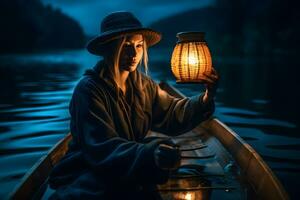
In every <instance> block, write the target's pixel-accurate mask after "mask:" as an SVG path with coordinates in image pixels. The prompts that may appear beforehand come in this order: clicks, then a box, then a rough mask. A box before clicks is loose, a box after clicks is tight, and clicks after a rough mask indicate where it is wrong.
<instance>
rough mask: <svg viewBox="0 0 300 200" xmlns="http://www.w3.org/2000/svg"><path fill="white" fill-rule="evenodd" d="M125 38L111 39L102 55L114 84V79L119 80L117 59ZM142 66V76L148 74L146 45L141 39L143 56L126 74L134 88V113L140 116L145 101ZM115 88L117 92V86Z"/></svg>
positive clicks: (141, 115) (142, 114) (125, 36)
mask: <svg viewBox="0 0 300 200" xmlns="http://www.w3.org/2000/svg"><path fill="white" fill-rule="evenodd" d="M126 38H127V35H124V36H123V37H121V38H119V39H116V40H113V41H111V42H110V43H109V45H108V47H107V53H106V55H104V61H105V62H106V69H104V70H107V71H108V74H109V76H111V78H112V79H113V80H114V82H115V84H116V85H117V82H116V80H119V78H120V68H119V60H120V56H121V51H122V48H123V46H124V44H125V41H126ZM142 66H143V67H144V73H145V75H144V76H148V47H147V43H146V41H145V40H144V41H143V57H142V59H141V60H140V62H139V64H138V68H137V69H136V70H135V71H134V72H131V73H130V74H129V76H128V78H129V79H131V80H130V81H131V83H132V86H133V90H134V98H135V99H134V104H133V106H134V107H135V111H136V114H137V115H139V116H140V117H144V113H143V107H144V105H145V102H146V99H145V94H144V87H145V84H144V81H143V75H142V73H143V72H141V71H140V68H141V67H142ZM116 88H117V92H118V94H119V91H118V90H119V88H118V87H116Z"/></svg>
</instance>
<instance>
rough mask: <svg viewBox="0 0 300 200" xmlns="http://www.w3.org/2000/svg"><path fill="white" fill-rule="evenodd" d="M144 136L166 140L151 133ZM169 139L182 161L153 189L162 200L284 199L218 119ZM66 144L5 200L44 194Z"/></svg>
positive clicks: (275, 181)
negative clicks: (179, 152)
mask: <svg viewBox="0 0 300 200" xmlns="http://www.w3.org/2000/svg"><path fill="white" fill-rule="evenodd" d="M160 86H161V88H162V89H164V90H166V91H167V92H169V93H170V94H172V95H173V96H177V97H183V96H184V95H182V94H181V93H180V92H178V90H176V89H175V88H173V87H171V86H170V85H168V84H167V83H161V84H160ZM150 136H159V137H166V136H165V135H162V134H160V133H155V132H152V133H151V135H150ZM173 139H174V141H176V142H177V143H178V144H180V145H181V147H180V148H181V149H182V150H183V151H182V153H183V155H182V156H183V158H184V159H183V160H182V163H181V165H182V168H181V171H180V170H179V171H178V172H177V173H176V174H173V175H172V178H171V179H170V181H168V183H166V184H164V185H161V186H159V187H158V190H159V192H160V193H161V194H162V197H163V198H167V199H172V198H177V199H178V198H182V199H199V198H200V197H202V199H203V198H204V199H220V197H221V198H222V199H226V198H227V199H232V198H234V199H245V198H255V199H288V195H287V193H286V192H285V190H284V188H283V187H282V185H281V183H280V182H279V181H278V179H277V178H276V176H275V175H274V174H273V172H272V171H271V170H270V168H269V167H268V166H267V165H266V163H265V162H264V161H263V160H262V158H261V157H260V156H259V155H258V154H257V153H256V152H255V151H254V150H253V149H252V148H251V147H250V146H249V145H248V144H247V143H245V142H244V141H243V140H242V139H241V138H240V137H239V136H238V135H237V134H236V133H234V132H233V131H232V130H230V129H229V128H228V127H227V126H226V125H224V124H223V123H221V122H220V121H219V120H217V119H210V120H207V121H206V122H204V123H201V124H200V125H199V126H198V127H196V128H195V129H194V130H193V131H190V132H188V133H186V134H184V135H181V136H177V137H173ZM70 140H71V135H70V134H68V135H67V136H66V137H65V138H63V139H62V140H61V141H60V142H59V143H58V144H57V145H55V146H54V147H53V148H52V149H51V150H50V151H49V153H48V154H47V155H45V156H44V157H42V158H41V159H40V161H39V162H37V163H36V164H35V165H34V166H33V167H32V169H31V170H30V171H28V172H27V173H26V175H25V176H24V177H23V179H22V180H21V182H20V183H19V184H18V185H17V186H16V188H15V189H14V190H13V192H12V193H11V194H10V195H9V198H10V199H41V197H42V195H43V193H44V192H45V190H46V189H47V185H48V184H47V177H48V175H49V173H50V171H51V169H52V168H53V166H54V165H55V164H56V163H57V162H58V161H59V160H60V159H61V157H62V156H63V155H64V154H65V152H66V151H67V149H68V143H69V141H70ZM232 163H236V164H237V167H238V169H236V170H227V171H226V170H224V169H228V166H234V165H231V164H232ZM229 169H231V168H229ZM191 171H192V172H193V173H190V172H191ZM195 171H196V172H195ZM186 172H188V173H186ZM228 172H230V173H228ZM234 172H236V173H234ZM239 172H240V173H239ZM216 177H217V178H216ZM47 191H48V190H47ZM170 197H171V198H170Z"/></svg>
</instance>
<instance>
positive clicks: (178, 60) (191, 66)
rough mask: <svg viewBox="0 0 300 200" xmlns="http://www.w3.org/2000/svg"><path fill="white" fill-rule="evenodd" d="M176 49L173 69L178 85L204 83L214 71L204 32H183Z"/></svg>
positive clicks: (172, 64)
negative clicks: (207, 76)
mask: <svg viewBox="0 0 300 200" xmlns="http://www.w3.org/2000/svg"><path fill="white" fill-rule="evenodd" d="M177 37H178V39H179V40H178V42H177V44H176V46H175V48H174V51H173V54H172V59H171V69H172V72H173V74H174V76H175V77H176V82H178V83H187V82H188V83H192V82H197V83H199V82H202V80H203V78H204V76H203V74H204V73H210V72H211V70H212V59H211V54H210V51H209V48H208V46H207V43H206V42H205V40H204V33H203V32H181V33H178V34H177Z"/></svg>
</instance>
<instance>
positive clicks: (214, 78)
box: [202, 68, 220, 103]
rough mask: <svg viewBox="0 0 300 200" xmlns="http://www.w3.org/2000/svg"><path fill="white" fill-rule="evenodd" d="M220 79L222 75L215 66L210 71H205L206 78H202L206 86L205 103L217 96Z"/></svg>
mask: <svg viewBox="0 0 300 200" xmlns="http://www.w3.org/2000/svg"><path fill="white" fill-rule="evenodd" d="M219 79H220V77H219V75H218V73H217V71H216V70H215V69H214V68H212V71H211V72H210V73H204V78H203V79H202V80H203V82H204V84H205V86H206V90H205V94H204V96H203V103H207V102H209V101H211V100H212V99H213V98H214V97H215V95H216V93H217V89H218V84H219Z"/></svg>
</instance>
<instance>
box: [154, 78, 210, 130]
mask: <svg viewBox="0 0 300 200" xmlns="http://www.w3.org/2000/svg"><path fill="white" fill-rule="evenodd" d="M153 87H154V88H155V89H154V100H153V101H154V102H153V106H152V110H153V111H152V113H153V124H152V130H154V131H158V132H161V133H165V134H167V135H172V136H174V135H179V134H182V133H184V132H187V131H190V130H192V129H193V128H195V127H196V126H197V125H198V124H199V123H200V122H202V121H204V120H206V119H208V118H209V117H210V116H211V115H212V114H213V112H214V109H215V104H214V101H213V100H212V101H210V102H207V103H206V104H205V103H204V102H203V101H202V98H203V94H201V95H196V96H193V97H190V98H188V97H185V98H175V97H173V96H171V95H169V94H168V93H167V92H166V91H164V90H162V89H161V88H160V87H159V85H158V84H156V83H153Z"/></svg>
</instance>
